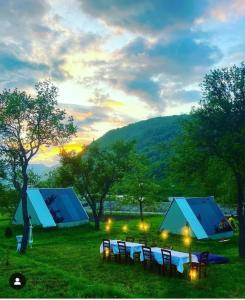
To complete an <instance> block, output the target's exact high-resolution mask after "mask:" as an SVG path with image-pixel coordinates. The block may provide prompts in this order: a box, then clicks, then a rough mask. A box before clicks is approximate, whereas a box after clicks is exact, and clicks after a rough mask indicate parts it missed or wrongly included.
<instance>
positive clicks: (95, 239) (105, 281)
mask: <svg viewBox="0 0 245 300" xmlns="http://www.w3.org/2000/svg"><path fill="white" fill-rule="evenodd" d="M161 220H162V217H161V216H150V217H147V221H148V222H149V223H150V224H151V229H150V232H149V234H148V236H149V237H148V238H149V239H152V240H153V239H156V240H158V243H159V245H160V246H163V245H164V242H163V241H160V239H158V234H157V229H158V227H159V224H160V222H161ZM125 222H126V221H115V222H114V223H113V230H112V232H111V238H121V239H123V238H124V237H125V235H124V234H123V233H122V232H121V227H122V225H123V224H125ZM8 224H9V220H8V219H7V218H6V217H5V218H4V217H0V232H2V233H3V230H4V228H5V227H6V226H7V225H8ZM127 224H128V225H129V229H130V232H129V234H128V235H131V236H135V237H139V236H140V234H139V233H138V230H137V224H138V220H137V219H129V220H128V221H127ZM102 228H104V224H102ZM13 229H14V233H15V234H20V233H21V228H20V227H16V226H14V227H13ZM2 233H1V234H0V297H2V298H20V297H21V298H28V297H33V298H35V297H37V298H42V297H45V298H54V297H56V298H57V297H59V298H62V297H63V298H64V297H70V298H76V297H79V298H85V297H98V298H100V297H107V298H108V297H109V298H114V297H121V298H126V297H128V298H129V297H130V298H136V297H137V298H187V297H188V298H201V297H202V298H211V297H217V298H227V297H232V298H245V261H244V260H241V259H239V258H238V252H237V236H235V237H234V238H233V239H232V240H230V241H229V242H226V243H219V242H217V241H208V242H207V241H193V244H192V249H193V251H202V250H209V251H210V252H212V253H216V254H222V255H225V256H227V257H229V258H230V263H229V264H226V265H211V266H209V268H208V278H207V279H202V280H199V281H195V282H190V281H187V280H186V279H178V278H166V277H162V276H159V275H158V274H157V273H150V272H148V271H144V270H143V268H142V266H141V265H140V264H134V265H124V264H121V265H120V264H117V263H115V262H103V261H102V259H101V257H100V254H99V246H100V243H101V240H102V238H104V237H105V233H104V231H103V229H102V230H101V231H100V232H98V231H95V230H94V228H93V224H87V225H84V226H80V227H75V228H70V229H55V230H48V231H47V230H43V229H41V228H40V229H39V228H35V229H34V245H33V248H32V249H28V252H27V253H26V254H25V255H22V256H21V255H19V254H18V253H17V252H16V242H15V237H14V238H12V239H10V240H6V239H5V238H4V237H3V234H2ZM7 244H9V248H10V265H9V266H6V265H5V257H6V256H5V255H6V245H7ZM167 244H172V245H173V246H174V248H175V249H176V250H182V251H186V249H185V247H184V246H183V244H182V241H181V239H180V238H179V237H176V236H171V237H170V238H169V240H168V241H167ZM14 272H23V274H24V275H25V276H26V278H27V284H26V286H25V288H24V289H22V290H19V291H16V290H13V289H12V288H11V287H10V286H9V284H8V279H9V276H10V275H11V274H12V273H14Z"/></svg>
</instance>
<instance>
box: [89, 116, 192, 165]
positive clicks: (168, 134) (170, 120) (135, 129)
mask: <svg viewBox="0 0 245 300" xmlns="http://www.w3.org/2000/svg"><path fill="white" fill-rule="evenodd" d="M187 118H188V115H178V116H166V117H157V118H152V119H148V120H143V121H140V122H137V123H133V124H129V125H127V126H125V127H122V128H118V129H113V130H110V131H108V132H107V133H106V134H104V135H103V136H102V137H101V138H99V139H97V140H96V141H95V143H98V144H99V145H100V146H102V147H108V146H109V145H111V144H113V143H114V142H116V141H118V140H124V141H129V140H134V141H135V142H136V147H137V150H138V151H139V152H140V153H143V154H145V155H146V156H147V157H148V158H149V159H150V160H151V161H152V162H155V161H157V160H158V159H159V158H160V156H161V154H160V153H159V149H158V147H157V145H159V144H162V143H168V142H170V141H171V140H173V139H174V138H175V137H176V135H177V134H178V133H179V132H180V130H181V121H183V120H184V119H187Z"/></svg>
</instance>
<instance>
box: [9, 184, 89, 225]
mask: <svg viewBox="0 0 245 300" xmlns="http://www.w3.org/2000/svg"><path fill="white" fill-rule="evenodd" d="M27 196H28V199H27V207H28V213H29V217H30V220H31V223H32V225H41V226H42V227H44V228H48V227H56V226H58V227H72V226H76V225H80V224H83V223H87V222H88V221H89V217H88V215H87V213H86V211H85V209H84V207H83V206H82V204H81V203H80V201H79V199H78V198H77V196H76V194H75V192H74V191H73V189H72V188H40V189H39V188H28V190H27ZM13 224H16V225H21V224H23V216H22V203H21V201H20V202H19V204H18V207H17V209H16V212H15V215H14V218H13Z"/></svg>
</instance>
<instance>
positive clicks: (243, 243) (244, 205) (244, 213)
mask: <svg viewBox="0 0 245 300" xmlns="http://www.w3.org/2000/svg"><path fill="white" fill-rule="evenodd" d="M236 182H237V217H238V222H239V255H240V257H245V201H244V190H243V181H242V177H241V175H240V174H236Z"/></svg>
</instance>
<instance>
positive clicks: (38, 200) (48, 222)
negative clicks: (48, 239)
mask: <svg viewBox="0 0 245 300" xmlns="http://www.w3.org/2000/svg"><path fill="white" fill-rule="evenodd" d="M27 194H28V198H29V201H30V202H31V204H32V206H33V208H34V210H35V211H36V212H38V218H39V221H40V223H41V224H42V226H43V227H56V224H55V222H54V219H53V217H52V215H51V214H50V212H49V210H48V208H47V205H46V203H45V201H44V200H43V197H42V195H41V193H40V192H39V190H38V189H28V191H27Z"/></svg>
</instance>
